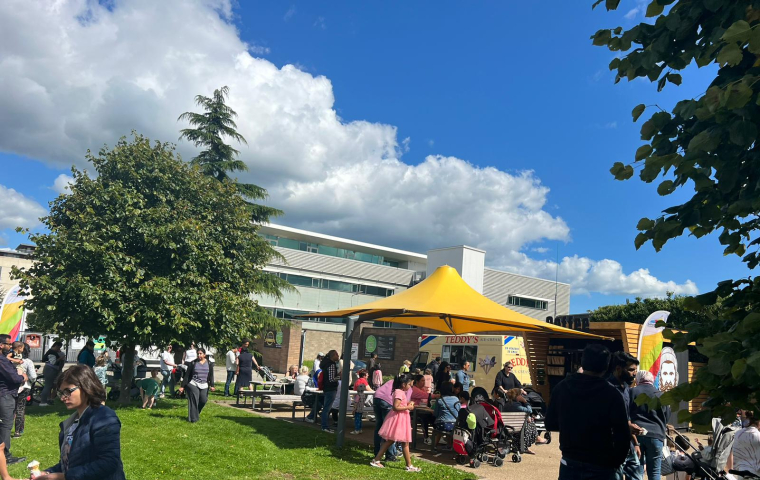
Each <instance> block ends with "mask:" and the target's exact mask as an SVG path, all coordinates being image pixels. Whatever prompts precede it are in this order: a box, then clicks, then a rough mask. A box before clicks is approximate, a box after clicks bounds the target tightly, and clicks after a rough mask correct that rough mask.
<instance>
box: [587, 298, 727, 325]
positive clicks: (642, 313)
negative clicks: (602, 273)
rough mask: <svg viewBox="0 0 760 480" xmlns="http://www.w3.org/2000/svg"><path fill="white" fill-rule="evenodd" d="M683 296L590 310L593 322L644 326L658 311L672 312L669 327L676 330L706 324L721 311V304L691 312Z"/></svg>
mask: <svg viewBox="0 0 760 480" xmlns="http://www.w3.org/2000/svg"><path fill="white" fill-rule="evenodd" d="M688 298H690V297H686V296H683V295H673V293H672V292H668V294H667V296H666V297H665V298H644V299H642V298H636V300H635V301H633V302H626V303H624V304H622V305H607V306H604V307H599V308H597V309H595V310H590V311H589V313H590V314H591V321H592V322H630V323H638V324H643V323H644V321H646V319H647V317H649V315H651V314H652V313H654V312H656V311H658V310H665V311H668V312H670V315H669V316H668V326H670V327H673V328H674V329H684V328H686V326H687V325H689V324H691V323H694V322H706V321H709V320H710V318H711V317H714V316H715V314H716V313H717V312H718V311H719V307H720V303H718V304H716V305H711V306H710V307H706V308H703V309H699V310H697V311H694V310H689V309H687V308H686V306H685V304H686V303H687V299H688Z"/></svg>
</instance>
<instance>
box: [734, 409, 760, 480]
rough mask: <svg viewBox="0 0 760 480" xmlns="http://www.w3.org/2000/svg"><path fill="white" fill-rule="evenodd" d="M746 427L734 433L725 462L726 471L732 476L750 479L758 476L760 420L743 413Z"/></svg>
mask: <svg viewBox="0 0 760 480" xmlns="http://www.w3.org/2000/svg"><path fill="white" fill-rule="evenodd" d="M745 415H746V419H747V427H746V428H743V429H741V430H739V431H738V432H736V436H734V444H733V446H732V447H731V454H730V455H729V456H728V462H726V471H731V470H733V472H731V473H734V472H736V473H734V476H736V477H737V478H739V479H740V480H741V479H745V480H747V479H750V478H754V477H753V475H754V476H760V431H758V427H760V418H755V414H754V413H753V412H751V411H747V412H746V413H745Z"/></svg>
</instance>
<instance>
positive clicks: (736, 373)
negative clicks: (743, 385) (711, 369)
mask: <svg viewBox="0 0 760 480" xmlns="http://www.w3.org/2000/svg"><path fill="white" fill-rule="evenodd" d="M745 370H747V361H746V360H744V359H743V358H742V359H739V360H737V361H735V362H734V364H733V365H732V366H731V376H732V377H734V380H738V379H739V377H741V376H742V375H744V371H745Z"/></svg>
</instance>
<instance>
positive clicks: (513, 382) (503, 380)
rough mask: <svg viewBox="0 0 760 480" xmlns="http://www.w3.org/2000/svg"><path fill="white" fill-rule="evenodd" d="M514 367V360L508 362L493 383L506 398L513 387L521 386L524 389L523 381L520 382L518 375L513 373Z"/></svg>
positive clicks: (497, 390)
mask: <svg viewBox="0 0 760 480" xmlns="http://www.w3.org/2000/svg"><path fill="white" fill-rule="evenodd" d="M512 368H513V365H512V362H506V363H505V364H504V368H503V369H502V370H499V373H497V374H496V380H495V381H494V384H493V389H494V391H496V392H499V394H500V395H502V396H503V397H504V398H506V397H507V392H508V391H509V390H512V389H513V388H519V389H521V390H522V383H520V380H519V379H518V378H517V376H516V375H515V374H514V373H512ZM523 393H524V392H523Z"/></svg>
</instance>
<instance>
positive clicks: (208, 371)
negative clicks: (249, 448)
mask: <svg viewBox="0 0 760 480" xmlns="http://www.w3.org/2000/svg"><path fill="white" fill-rule="evenodd" d="M196 351H197V353H198V358H196V359H195V361H193V363H191V364H190V366H189V367H188V368H187V375H185V379H184V380H183V382H182V387H180V389H179V393H180V394H182V393H184V392H185V389H187V421H188V422H190V423H195V422H197V421H198V420H199V418H200V416H201V412H202V411H203V407H205V406H206V402H207V401H208V391H209V390H211V391H212V392H213V391H215V390H216V389H215V388H214V369H213V368H211V364H210V363H209V362H208V358H206V350H205V349H203V348H199V349H197V350H196Z"/></svg>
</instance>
